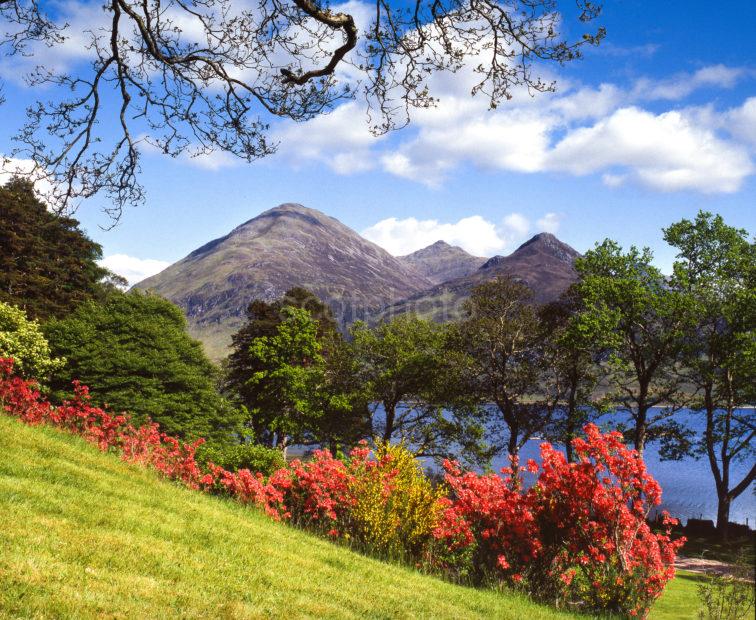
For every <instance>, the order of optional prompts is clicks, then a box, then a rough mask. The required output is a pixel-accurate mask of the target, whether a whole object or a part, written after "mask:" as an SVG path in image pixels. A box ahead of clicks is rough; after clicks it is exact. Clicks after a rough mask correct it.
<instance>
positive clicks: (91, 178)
mask: <svg viewBox="0 0 756 620" xmlns="http://www.w3.org/2000/svg"><path fill="white" fill-rule="evenodd" d="M346 6H347V5H342V6H341V10H340V11H335V10H333V9H332V7H331V6H330V5H329V3H328V2H323V1H319V0H288V1H287V0H281V1H278V0H275V1H268V0H260V1H258V2H254V3H252V6H250V5H248V4H247V3H244V2H240V1H238V0H203V1H201V2H194V3H185V2H181V1H180V0H166V1H165V2H136V1H135V0H113V1H112V2H107V3H105V4H103V5H102V6H101V9H102V11H103V13H104V15H103V22H102V25H98V26H97V27H92V28H91V29H89V30H87V31H86V32H75V33H72V34H73V36H75V37H83V38H84V41H85V42H84V43H83V44H82V46H83V47H85V48H86V49H87V50H89V51H90V58H89V59H88V61H87V62H86V63H82V64H81V65H80V66H78V67H76V70H75V71H73V72H72V73H71V74H70V75H69V74H60V73H58V72H56V71H54V70H50V71H48V70H43V69H41V68H40V69H39V70H37V71H35V72H34V73H33V74H32V75H31V76H29V77H30V81H31V83H32V84H34V85H48V86H51V87H54V88H57V89H58V90H59V91H60V94H61V96H53V97H50V98H49V99H50V101H49V102H42V101H40V102H38V103H37V104H36V105H33V106H30V108H29V112H28V114H27V117H28V119H27V123H26V125H25V126H24V127H23V128H22V129H21V131H20V132H19V134H18V141H19V142H20V144H21V153H20V154H19V156H22V157H27V158H30V159H32V160H33V161H34V162H35V163H36V164H37V169H36V170H35V171H34V173H35V174H38V175H43V176H44V177H45V178H46V179H47V180H48V181H49V182H50V184H51V186H52V190H51V192H50V201H51V202H54V203H55V204H56V206H59V207H63V206H65V205H66V204H67V203H68V202H69V201H70V200H71V199H73V198H76V197H79V196H84V197H88V196H92V195H94V194H95V193H97V192H99V191H104V192H106V193H107V194H108V195H109V196H110V197H111V198H112V200H113V206H112V207H110V208H109V212H110V213H111V214H112V215H113V217H116V218H117V217H118V216H119V215H120V212H121V208H122V207H123V206H124V205H127V204H130V203H133V202H137V201H140V200H142V199H143V190H142V187H141V186H140V184H139V182H138V179H137V175H138V170H139V161H140V152H141V149H142V148H143V147H144V145H145V144H152V145H153V147H157V149H158V150H160V151H161V152H163V153H165V154H168V155H170V156H173V157H176V156H178V155H179V154H182V153H186V152H187V151H188V152H191V153H194V154H201V153H208V152H212V151H214V150H218V149H219V150H222V151H227V152H229V153H231V154H233V155H236V156H238V157H239V158H241V159H243V160H246V161H253V160H255V159H257V158H260V157H263V156H265V155H268V154H270V153H272V152H274V151H275V147H276V145H275V143H273V142H271V141H269V139H268V130H269V128H270V120H271V119H276V118H280V117H284V118H290V119H293V120H296V121H304V120H308V119H311V118H314V117H316V116H318V115H319V114H322V113H324V112H328V111H329V110H331V109H333V107H334V106H335V105H336V103H337V102H338V101H340V100H342V99H351V98H354V97H356V96H360V97H362V98H364V101H365V103H366V104H367V106H368V107H369V109H370V115H369V117H370V119H371V124H372V129H373V131H374V132H376V133H383V132H386V131H389V130H391V129H393V128H395V127H402V126H404V125H405V124H406V123H407V122H408V121H409V116H410V112H411V111H412V110H414V109H416V108H421V109H422V108H427V107H429V106H432V105H434V103H435V102H436V99H435V96H434V94H433V91H432V86H433V81H432V76H433V74H435V73H437V72H456V71H459V70H460V69H462V68H463V67H466V70H467V71H469V72H470V74H471V75H472V76H473V78H474V80H475V81H476V84H475V85H474V87H473V88H472V94H473V95H475V94H479V95H480V96H483V97H485V98H486V101H487V102H488V104H489V105H490V107H491V108H494V107H496V106H497V105H499V103H500V102H502V101H505V100H507V99H509V98H511V97H512V93H513V91H514V90H515V89H517V88H518V87H522V88H525V89H527V90H529V91H530V92H534V91H541V92H543V91H551V90H553V89H554V88H555V86H554V83H553V82H552V81H551V80H543V79H542V78H541V75H539V73H540V70H541V68H542V66H543V65H544V64H545V63H549V62H554V63H560V64H561V63H566V62H570V61H572V60H575V59H577V58H580V56H581V50H582V48H583V46H586V45H595V44H597V43H598V42H599V41H600V40H601V39H602V38H603V36H604V34H605V32H604V29H603V28H595V29H594V28H590V29H587V28H586V23H587V22H590V21H591V20H593V19H595V18H596V17H597V16H598V15H599V12H600V8H601V5H600V3H598V2H592V1H589V0H577V7H578V11H577V17H578V20H577V21H578V22H579V26H580V29H581V30H582V32H580V33H579V34H576V36H575V39H574V40H571V38H567V37H565V36H564V34H561V33H560V31H561V30H562V29H563V22H564V21H566V20H567V16H566V15H561V14H560V13H559V12H558V9H559V2H558V0H527V1H522V0H502V1H499V2H494V1H493V0H475V1H473V0H459V1H454V2H452V1H448V2H444V1H437V0H418V2H416V3H414V4H413V5H412V6H407V5H405V4H403V3H388V2H384V1H383V0H376V3H375V7H374V10H373V11H372V15H371V17H370V18H369V19H368V20H367V22H366V23H365V24H364V25H363V28H364V30H362V31H360V29H358V27H357V25H356V23H355V19H354V16H353V15H351V14H349V13H347V12H345V11H346V10H347V9H346V8H345V7H346ZM44 8H45V6H44V4H43V3H40V2H38V1H36V0H0V32H3V33H6V32H8V33H9V34H7V35H0V53H2V52H4V51H5V52H8V53H18V52H23V53H24V54H33V53H34V46H33V45H30V43H31V42H38V41H41V42H42V43H44V44H47V45H50V46H53V47H55V46H57V45H59V44H60V43H61V42H62V40H63V39H64V37H65V35H66V34H67V31H68V30H70V27H67V24H65V23H64V21H65V17H64V14H63V15H61V13H60V12H52V11H51V12H49V13H48V12H46V11H45V10H44ZM572 11H574V5H573V9H572ZM565 30H566V28H565ZM586 30H588V31H586ZM37 64H38V63H37ZM341 69H345V70H343V71H341ZM106 91H107V96H106ZM66 92H68V96H66V95H64V93H66ZM113 97H115V101H113V100H112V98H113ZM106 102H107V105H106ZM111 104H114V105H111ZM116 110H117V112H116ZM144 135H146V139H144V138H143V137H142V136H144Z"/></svg>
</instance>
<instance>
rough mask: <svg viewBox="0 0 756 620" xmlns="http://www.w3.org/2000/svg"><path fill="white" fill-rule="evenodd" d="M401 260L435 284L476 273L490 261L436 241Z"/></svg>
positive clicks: (400, 258) (401, 257) (402, 257)
mask: <svg viewBox="0 0 756 620" xmlns="http://www.w3.org/2000/svg"><path fill="white" fill-rule="evenodd" d="M399 260H400V261H402V262H403V263H405V264H407V265H409V266H410V267H412V268H413V269H415V270H416V271H418V272H420V273H421V274H422V275H424V276H425V277H426V278H428V279H429V280H430V281H431V282H433V284H441V283H443V282H448V281H449V280H454V279H456V278H462V277H464V276H468V275H470V274H471V273H474V272H475V271H477V270H478V269H479V268H480V267H481V266H482V265H483V264H484V263H485V262H486V260H488V259H486V258H482V257H480V256H473V255H472V254H468V253H467V252H465V251H464V250H463V249H462V248H460V247H457V246H454V245H449V244H448V243H446V241H436V243H434V244H433V245H429V246H428V247H427V248H423V249H422V250H418V251H417V252H413V253H412V254H407V255H406V256H400V257H399Z"/></svg>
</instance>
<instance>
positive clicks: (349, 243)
mask: <svg viewBox="0 0 756 620" xmlns="http://www.w3.org/2000/svg"><path fill="white" fill-rule="evenodd" d="M432 285H433V281H431V280H430V279H428V278H426V277H425V276H424V275H422V274H421V273H419V272H418V271H417V270H415V269H414V268H413V267H412V266H410V265H409V264H407V263H405V262H403V261H401V260H399V259H397V258H395V257H393V256H391V255H390V254H389V253H388V252H386V251H385V250H384V249H383V248H381V247H379V246H377V245H375V244H374V243H372V242H370V241H368V240H367V239H363V238H362V237H361V236H360V235H359V234H357V233H356V232H355V231H353V230H352V229H350V228H348V227H347V226H345V225H344V224H342V223H341V222H339V221H338V220H336V219H334V218H332V217H329V216H327V215H325V214H324V213H321V212H320V211H316V210H315V209H308V208H306V207H303V206H302V205H298V204H283V205H280V206H278V207H276V208H274V209H270V210H269V211H265V212H264V213H262V214H260V215H259V216H257V217H255V218H253V219H251V220H249V221H248V222H245V223H244V224H242V225H241V226H238V227H237V228H235V229H234V230H232V231H231V232H230V233H229V234H227V235H226V236H224V237H221V238H220V239H215V240H214V241H211V242H209V243H207V244H205V245H203V246H202V247H200V248H198V249H196V250H194V251H193V252H192V253H191V254H189V255H188V256H187V257H186V258H183V259H181V260H180V261H178V262H177V263H174V264H173V265H171V266H170V267H168V268H167V269H165V270H164V271H162V272H160V273H159V274H157V275H155V276H152V277H150V278H147V279H146V280H143V281H142V282H140V283H138V284H137V285H136V287H137V288H140V289H147V290H152V291H154V292H156V293H158V294H159V295H162V296H163V297H166V298H167V299H170V300H171V301H173V302H174V303H176V304H178V305H179V306H180V307H181V308H183V309H184V311H185V312H186V315H187V318H188V320H189V329H190V332H191V333H192V334H193V335H194V336H195V337H196V338H198V339H199V340H201V341H202V342H203V343H204V345H205V347H206V350H207V352H208V354H209V355H210V356H211V357H213V358H215V359H218V358H220V357H223V356H225V355H226V353H227V350H228V345H229V344H230V342H231V335H232V334H233V333H234V332H235V331H236V330H237V329H238V328H239V326H240V325H241V324H242V322H243V320H244V315H245V311H246V309H247V306H248V305H249V302H250V301H251V300H252V299H265V300H273V299H276V298H278V297H280V296H281V295H283V293H285V292H286V291H287V290H288V289H290V288H292V287H294V286H304V287H306V288H308V289H310V290H311V291H313V292H314V293H315V294H316V295H317V296H318V297H320V298H321V299H322V300H323V301H325V302H327V303H328V304H329V305H330V306H331V308H332V309H333V311H334V312H335V314H336V316H337V318H338V319H339V320H340V321H341V322H342V324H348V323H350V322H352V321H353V320H355V319H358V318H362V317H364V316H366V315H367V314H368V313H370V312H375V311H377V310H379V309H380V308H382V307H384V306H386V305H388V304H392V303H394V302H397V301H399V300H400V299H403V298H405V297H408V296H410V295H413V294H416V293H419V292H420V291H422V290H425V289H427V288H429V287H431V286H432Z"/></svg>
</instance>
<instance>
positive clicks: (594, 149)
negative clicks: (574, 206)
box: [547, 108, 753, 193]
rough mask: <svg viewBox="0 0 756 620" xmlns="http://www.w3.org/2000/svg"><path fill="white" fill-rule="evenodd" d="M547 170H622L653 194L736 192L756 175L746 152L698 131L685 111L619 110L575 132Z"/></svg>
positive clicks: (557, 149)
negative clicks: (750, 177) (618, 168)
mask: <svg viewBox="0 0 756 620" xmlns="http://www.w3.org/2000/svg"><path fill="white" fill-rule="evenodd" d="M547 167H548V168H549V169H552V170H562V171H567V172H571V173H573V174H576V175H582V174H588V173H592V172H602V171H605V170H606V169H607V168H613V167H621V168H624V169H626V170H627V172H628V174H631V175H632V176H634V177H635V178H637V179H638V180H639V181H640V182H641V183H643V184H644V185H647V186H649V187H651V188H653V189H657V190H661V191H676V190H697V191H700V192H703V193H715V192H734V191H737V190H738V188H739V187H740V185H741V183H742V181H743V179H744V178H745V177H746V176H748V175H750V174H752V173H753V164H752V163H751V160H750V157H749V155H748V152H747V151H746V150H745V149H744V148H742V147H740V146H738V145H736V144H733V143H731V142H727V141H725V140H723V139H720V138H718V137H717V136H716V135H715V134H714V133H713V132H712V131H711V130H709V129H706V128H702V127H699V126H696V125H695V124H694V123H692V122H691V120H690V119H689V118H688V117H686V116H685V114H683V113H682V112H677V111H675V112H665V113H663V114H659V115H654V114H651V113H650V112H646V111H645V110H641V109H638V108H623V109H620V110H617V111H616V112H614V113H613V114H612V115H611V116H609V117H608V118H606V119H602V120H601V121H599V122H598V123H596V124H595V125H593V126H591V127H582V128H579V129H576V130H574V131H572V132H571V133H569V134H568V135H567V136H566V137H565V138H563V139H562V140H561V141H560V142H559V143H558V144H557V145H556V146H555V147H554V148H553V150H552V151H551V152H550V154H549V157H548V160H547ZM608 180H609V183H610V184H611V183H612V181H613V180H615V179H614V178H613V177H612V176H610V177H608ZM606 181H607V178H606V177H605V182H606Z"/></svg>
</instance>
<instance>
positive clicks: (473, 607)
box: [0, 415, 573, 620]
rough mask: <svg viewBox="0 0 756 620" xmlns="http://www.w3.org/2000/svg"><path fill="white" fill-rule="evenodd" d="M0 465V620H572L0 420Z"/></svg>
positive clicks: (66, 438)
mask: <svg viewBox="0 0 756 620" xmlns="http://www.w3.org/2000/svg"><path fill="white" fill-rule="evenodd" d="M0 453H1V454H2V455H3V458H2V459H0V617H55V618H95V617H97V618H102V617H109V618H110V617H119V618H171V617H183V618H218V617H225V618H281V617H289V618H324V617H327V618H431V617H432V618H455V619H456V618H502V619H512V620H514V619H520V618H533V619H551V618H554V619H556V618H571V617H573V616H571V615H569V614H559V613H557V612H555V611H552V610H549V609H547V608H544V607H540V606H537V605H535V604H533V603H531V602H529V601H527V600H525V599H523V598H521V597H519V596H514V595H502V594H499V593H495V592H491V591H483V590H473V589H469V588H463V587H460V586H454V585H451V584H447V583H444V582H442V581H440V580H438V579H435V578H431V577H427V576H424V575H422V574H420V573H418V572H414V571H411V570H408V569H405V568H402V567H398V566H395V565H391V564H385V563H382V562H379V561H377V560H373V559H369V558H366V557H364V556H361V555H358V554H356V553H353V552H351V551H349V550H347V549H344V548H342V547H337V546H335V545H333V544H331V543H328V542H326V541H325V540H322V539H319V538H316V537H313V536H310V535H307V534H305V533H303V532H301V531H299V530H296V529H294V528H291V527H288V526H285V525H282V524H279V523H276V522H274V521H272V520H271V519H269V518H268V517H265V516H263V515H262V514H260V513H258V512H256V511H254V510H250V509H246V508H244V507H242V506H239V505H236V504H233V503H231V502H229V501H225V500H221V499H218V498H213V497H210V496H207V495H203V494H201V493H197V492H193V491H189V490H186V489H184V488H180V487H178V486H176V485H174V484H171V483H168V482H165V481H162V480H159V479H158V478H157V477H156V475H155V474H153V473H152V472H150V471H147V470H145V469H142V468H140V467H137V466H133V465H127V464H125V463H123V462H122V461H120V460H119V459H118V457H116V456H115V455H112V454H103V453H101V452H99V451H98V450H97V449H96V448H94V447H93V446H90V445H88V444H86V443H84V441H83V440H81V439H79V438H76V437H73V436H71V435H65V434H62V433H61V432H59V431H56V430H53V429H51V428H47V427H28V426H24V425H22V424H21V423H20V422H18V421H16V420H12V419H10V418H8V417H6V416H4V415H0Z"/></svg>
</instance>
